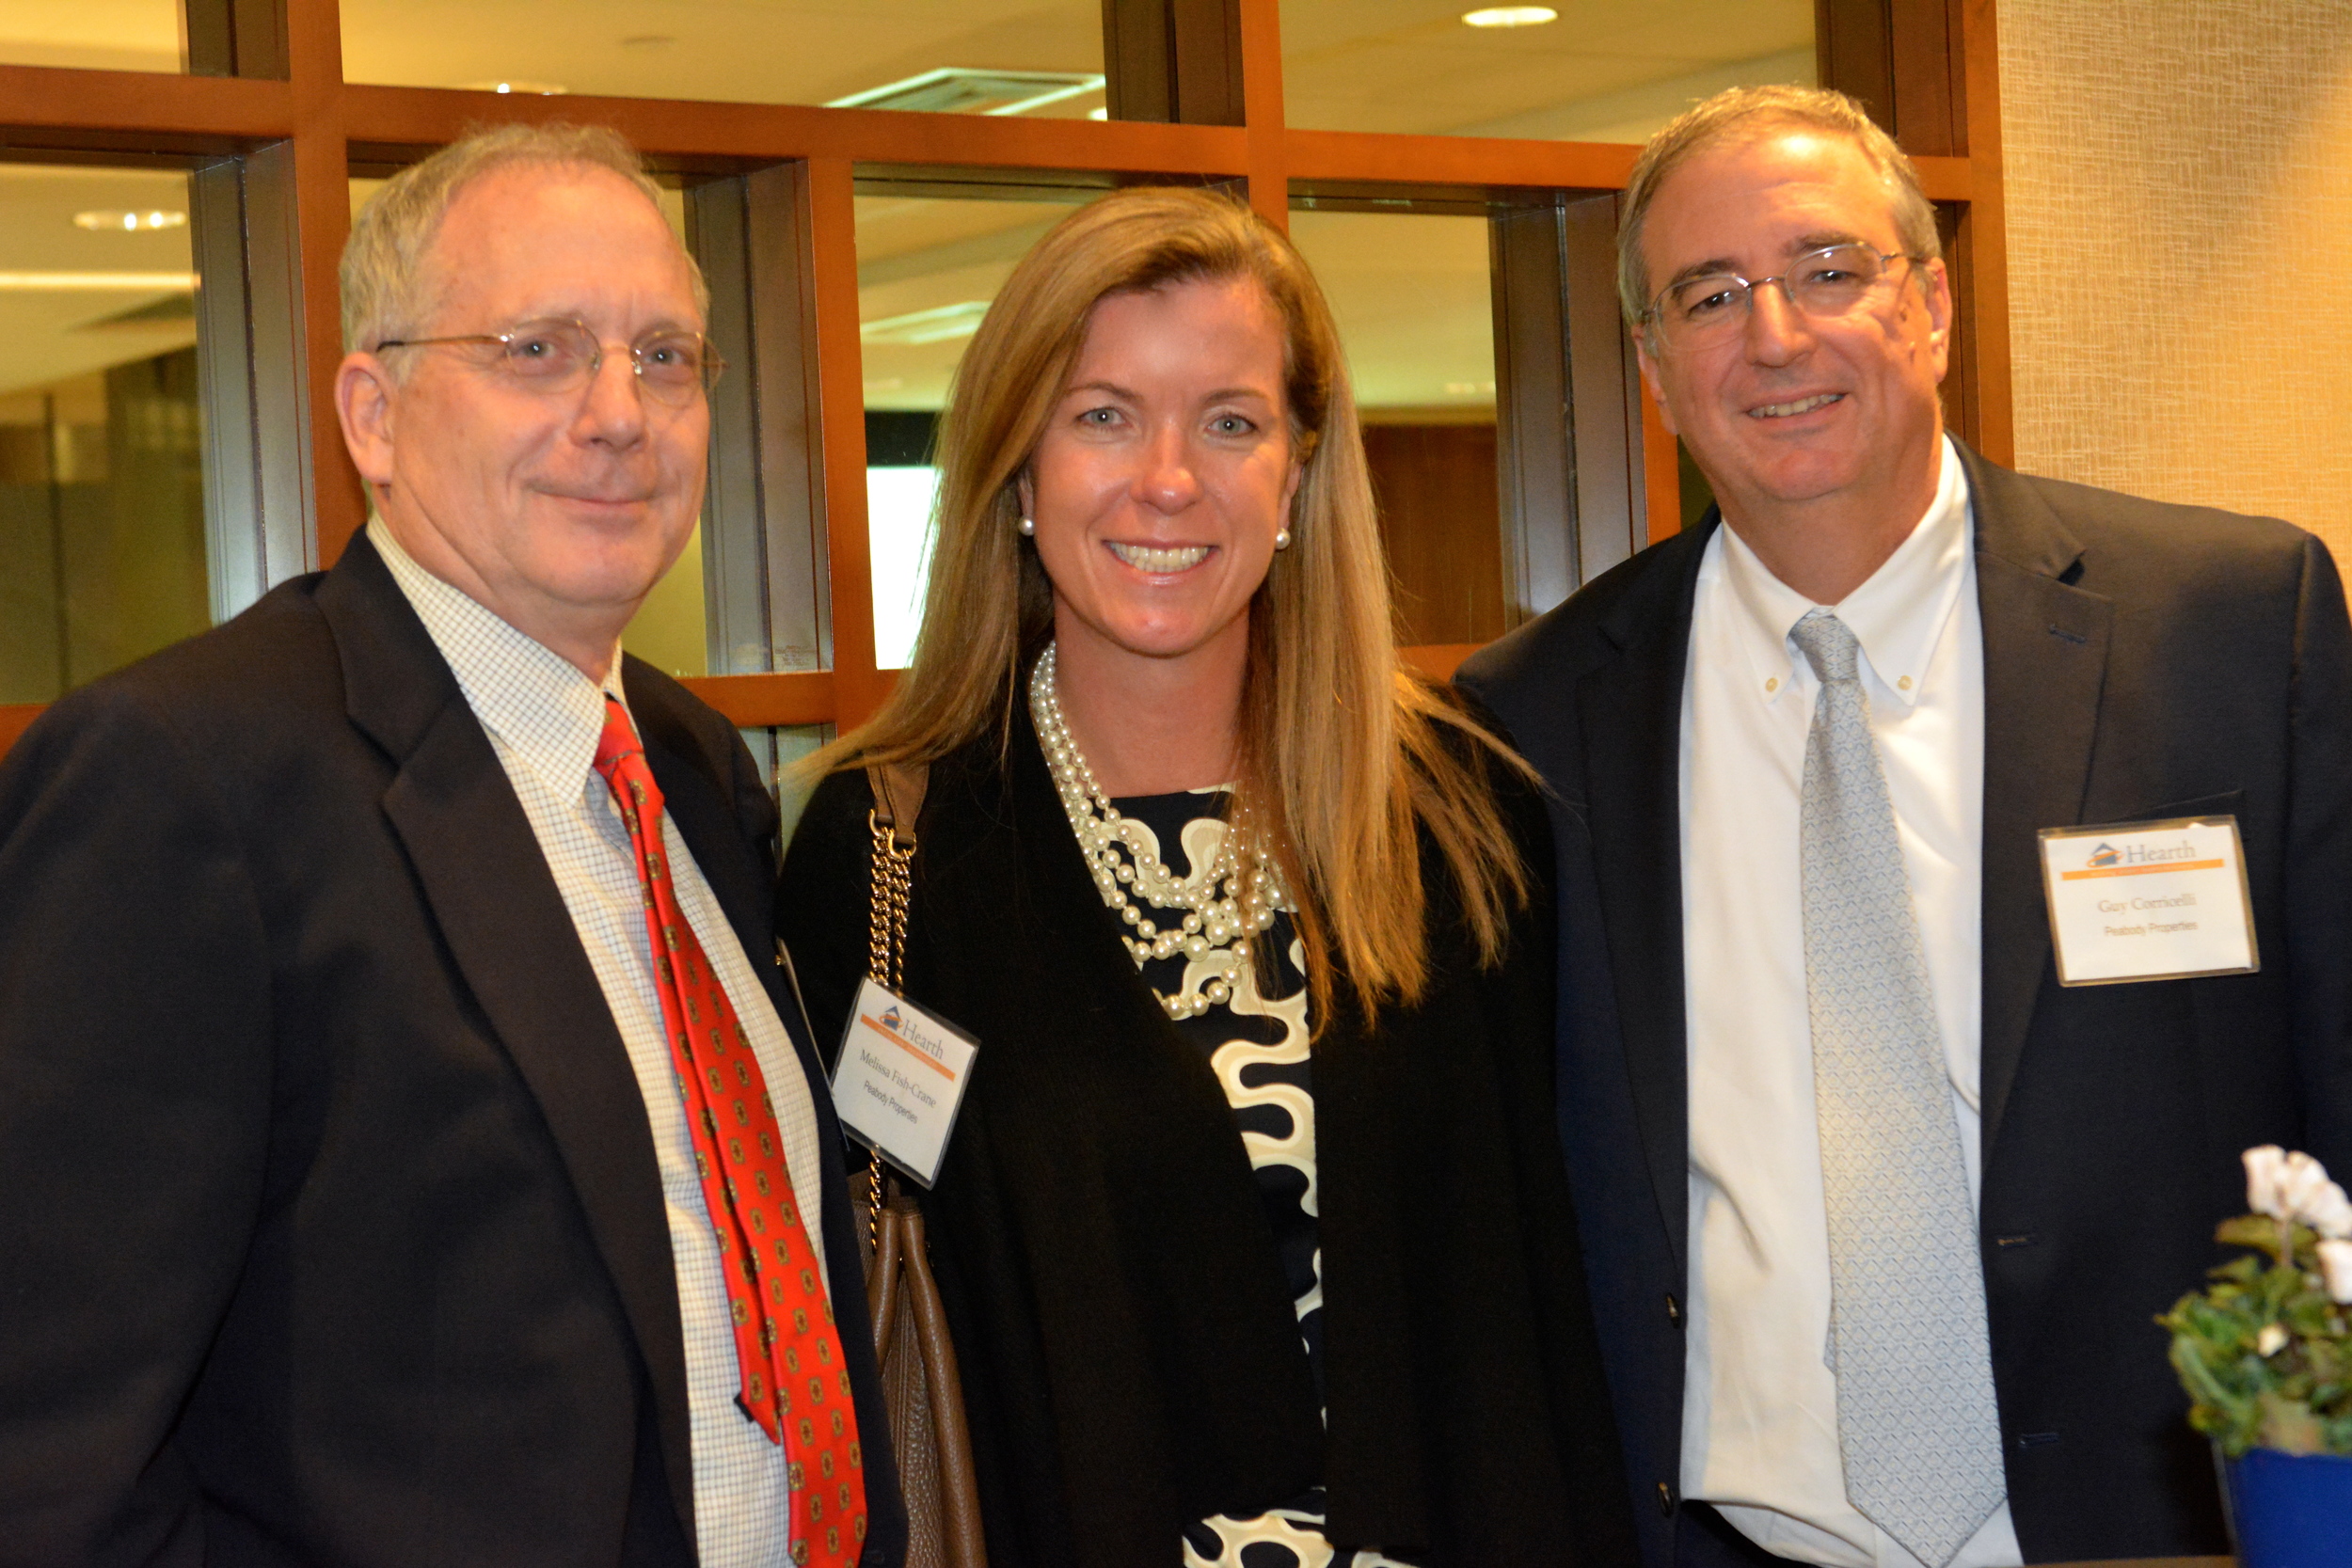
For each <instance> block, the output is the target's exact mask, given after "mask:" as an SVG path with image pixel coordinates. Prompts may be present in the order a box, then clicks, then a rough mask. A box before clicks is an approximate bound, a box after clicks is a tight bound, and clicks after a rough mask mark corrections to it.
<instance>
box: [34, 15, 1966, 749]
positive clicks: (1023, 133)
mask: <svg viewBox="0 0 2352 1568" xmlns="http://www.w3.org/2000/svg"><path fill="white" fill-rule="evenodd" d="M1238 4H1239V7H1240V14H1241V29H1240V32H1241V49H1242V71H1243V98H1244V104H1245V108H1246V113H1247V118H1248V126H1247V128H1236V127H1229V126H1201V125H1161V124H1142V123H1131V122H1120V121H1089V120H1065V119H1054V120H1028V119H1012V118H999V117H984V116H937V115H922V114H906V113H890V112H882V111H875V110H862V109H827V108H817V107H808V106H802V105H791V104H756V103H697V102H680V101H674V100H655V99H636V98H597V97H586V96H580V97H564V98H557V99H549V98H536V97H522V96H501V95H495V94H487V93H478V92H458V91H451V90H445V89H440V88H429V87H374V86H368V85H364V84H355V83H346V82H345V81H344V80H343V79H342V21H341V17H340V13H339V11H338V8H337V0H286V8H287V17H286V40H287V80H285V81H254V80H241V79H231V78H218V77H193V76H159V75H152V74H148V73H143V72H132V71H72V70H63V69H54V68H47V67H37V66H0V157H6V156H8V155H9V154H10V153H11V152H15V153H18V154H20V155H22V154H24V153H31V154H33V155H38V154H39V153H40V151H46V150H78V151H83V152H96V153H101V154H105V153H117V154H120V155H122V156H125V157H128V158H144V157H151V156H152V155H155V154H164V155H180V156H201V155H207V154H210V155H218V154H222V153H229V152H235V151H240V150H250V149H253V148H256V147H260V146H262V145H265V144H268V143H272V142H278V141H285V140H289V139H290V140H291V141H292V143H293V154H294V193H295V194H294V199H295V223H296V234H297V240H298V250H299V261H300V267H301V290H302V295H301V297H302V313H303V325H304V328H305V332H304V341H305V343H306V345H307V348H306V354H307V358H308V364H307V366H306V369H307V372H308V376H309V387H310V410H311V418H310V429H311V442H312V451H311V456H312V469H313V472H314V473H315V474H316V475H317V487H318V493H317V497H316V502H315V507H316V517H317V528H318V538H317V541H316V543H317V554H318V559H319V560H320V561H321V562H331V561H333V560H334V558H335V556H336V555H337V554H338V553H339V552H340V551H341V549H342V546H343V545H344V543H345V542H346V541H348V540H349V539H350V537H351V536H352V534H353V533H354V532H356V531H358V528H359V526H360V524H361V522H362V521H363V520H364V516H365V508H364V504H363V499H362V497H361V494H360V490H359V485H358V477H357V475H356V474H354V473H353V471H352V469H351V467H350V463H349V461H348V459H347V458H346V456H345V454H344V451H343V447H342V434H341V431H340V429H339V427H338V425H337V422H336V418H335V411H334V395H333V393H334V377H335V371H336V367H337V365H338V364H339V363H340V361H341V358H342V348H341V336H340V325H339V308H338V301H337V295H336V283H335V272H336V264H337V261H338V259H339V258H340V256H341V254H342V245H343V241H344V238H345V236H346V234H347V232H348V230H349V227H350V205H349V194H348V187H347V185H346V183H345V182H346V179H347V176H348V173H349V168H350V150H351V149H352V147H353V146H355V145H357V146H360V147H362V148H370V149H381V148H385V147H393V148H424V147H430V146H434V145H437V144H440V143H444V142H447V141H449V140H451V139H452V138H453V137H454V136H456V135H459V134H460V133H461V132H462V131H463V130H464V129H465V128H466V127H467V126H468V125H469V124H473V123H480V122H485V121H502V120H533V119H578V120H590V121H596V122H599V123H604V124H610V125H612V126H613V127H614V128H616V129H618V130H619V131H621V132H622V133H623V134H624V135H628V137H629V138H630V139H632V140H633V141H635V142H636V143H637V144H638V145H639V146H640V147H642V148H643V149H644V150H645V151H646V152H647V153H648V154H650V155H652V156H654V157H655V158H657V159H658V160H660V161H661V162H663V163H664V164H666V165H670V166H681V167H686V168H694V167H697V166H700V167H707V168H709V169H712V170H714V171H719V170H724V171H733V170H739V169H742V168H746V167H753V166H758V165H761V164H773V163H781V162H787V161H801V162H803V163H804V164H805V166H806V168H807V171H808V188H809V193H810V203H811V218H812V222H811V225H810V230H811V234H812V244H813V247H814V252H815V254H814V257H813V262H814V267H813V277H814V279H815V285H814V287H815V303H816V324H817V346H816V353H817V373H818V387H819V408H820V424H821V429H822V433H823V434H822V438H821V443H820V445H821V451H820V453H819V454H818V457H819V460H820V461H821V462H822V465H823V472H824V474H825V477H826V483H825V485H824V489H823V494H824V496H825V498H826V502H825V504H826V517H825V531H826V539H827V543H828V546H829V549H830V572H831V582H832V606H833V629H834V668H833V669H832V670H831V671H828V672H823V673H802V674H764V675H759V674H755V675H718V676H710V677H707V678H704V679H700V680H696V681H693V682H691V686H692V687H693V689H695V691H696V692H697V693H698V694H700V695H701V696H702V697H703V698H704V699H705V700H707V701H708V702H709V703H710V704H711V705H713V706H715V707H717V708H718V709H719V710H720V711H721V712H723V713H724V714H725V715H726V716H727V717H728V718H730V719H731V720H733V721H735V722H736V723H738V724H739V725H745V726H753V725H796V724H815V723H825V722H832V723H835V724H838V725H841V726H843V727H845V728H846V727H848V726H850V725H852V724H855V723H857V722H858V721H861V720H863V719H864V718H866V716H867V715H868V714H870V713H871V712H873V710H874V708H875V707H876V706H877V705H879V704H880V703H881V702H882V698H883V697H884V696H885V695H886V694H887V693H888V691H889V689H890V686H891V681H892V675H891V673H890V672H886V671H878V670H877V669H876V668H875V667H874V627H873V614H872V595H871V591H870V583H869V578H868V562H867V558H866V486H865V480H864V469H865V465H866V436H865V424H864V418H863V415H864V393H863V379H862V376H861V372H860V352H859V339H858V322H857V250H856V230H855V222H854V217H853V211H852V208H851V198H852V190H853V186H852V179H853V171H854V168H855V166H857V165H858V164H861V163H873V164H888V165H898V166H906V165H917V166H919V165H939V166H953V167H962V168H971V167H998V168H1034V169H1045V170H1110V171H1116V172H1120V173H1123V174H1140V175H1152V174H1168V175H1179V176H1184V177H1189V178H1198V177H1201V176H1222V177H1227V178H1235V177H1238V178H1240V179H1243V180H1245V181H1246V182H1248V192H1249V199H1250V203H1251V205H1252V206H1253V207H1254V208H1255V209H1256V210H1257V211H1258V212H1260V213H1261V214H1264V215H1265V216H1266V217H1267V218H1268V219H1269V220H1271V221H1273V222H1275V223H1278V224H1280V223H1285V222H1286V221H1287V218H1288V209H1289V190H1290V182H1292V181H1294V180H1317V181H1351V182H1380V183H1398V184H1418V185H1448V186H1457V187H1459V186H1472V187H1477V186H1484V187H1489V188H1503V187H1513V188H1518V189H1526V188H1530V187H1534V188H1547V187H1549V188H1565V189H1581V190H1613V189H1621V188H1622V187H1623V185H1624V183H1625V181H1626V177H1627V175H1628V173H1629V170H1630V169H1631V166H1632V161H1633V153H1634V149H1632V148H1629V147H1622V146H1609V145H1598V144H1587V143H1576V142H1547V141H1515V140H1501V139H1491V138H1482V137H1468V136H1417V135H1378V134H1371V133H1357V132H1337V131H1310V130H1292V129H1290V128H1288V127H1287V126H1286V125H1285V123H1284V119H1283V103H1282V65H1281V59H1282V55H1281V15H1280V0H1238ZM1951 4H1952V6H1953V7H1954V9H1955V12H1956V17H1957V23H1958V26H1959V30H1960V33H1961V35H1962V42H1963V50H1962V66H1961V71H1962V72H1963V84H1962V85H1963V89H1964V93H1965V97H1964V102H1965V105H1966V108H1965V134H1966V137H1967V142H1966V145H1967V147H1968V149H1969V151H1968V154H1967V155H1965V156H1960V157H1923V158H1920V159H1918V160H1917V162H1918V164H1919V168H1920V174H1921V177H1922V179H1923V180H1924V182H1926V184H1927V187H1928V192H1929V194H1930V195H1931V197H1933V198H1936V199H1938V200H1941V201H1951V202H1962V203H1966V204H1968V216H1967V220H1966V221H1967V223H1968V225H1969V229H1968V239H1969V245H1968V261H1969V264H1970V266H1971V268H1972V277H1971V283H1972V289H1971V299H1972V302H1973V307H1974V308H1973V311H1972V312H1971V319H1970V320H1968V321H1967V322H1966V323H1964V328H1965V330H1964V331H1963V338H1962V343H1963V354H1965V355H1966V356H1968V363H1967V365H1966V366H1965V370H1966V372H1967V373H1968V375H1969V376H1970V385H1971V387H1972V388H1973V389H1974V393H1975V397H1976V399H1977V403H1976V409H1975V416H1976V417H1975V423H1976V425H1977V429H1976V431H1975V435H1976V436H1977V439H1978V441H1979V444H1980V445H1981V446H1982V447H1983V448H1984V449H1985V450H1986V451H1987V453H1988V454H1989V455H1991V456H1994V458H1996V459H2005V458H2006V457H2007V456H2008V455H2009V449H2010V388H2009V360H2008V356H2009V341H2008V311H2007V279H2006V276H2005V268H2004V266H2003V261H2002V217H2001V163H2000V115H1999V100H1998V95H1997V88H1996V86H1995V82H1994V72H1995V70H1996V61H1997V56H1996V54H1995V50H1994V0H1951ZM1644 401H1645V420H1644V434H1645V442H1644V445H1645V454H1644V464H1643V467H1644V489H1645V498H1646V499H1647V502H1648V507H1649V517H1650V533H1651V536H1652V537H1653V538H1655V537H1660V536H1662V535H1663V534H1664V533H1666V532H1670V531H1673V529H1674V527H1675V526H1676V522H1677V516H1678V502H1677V499H1676V488H1677V487H1676V479H1675V461H1674V455H1673V448H1672V442H1671V438H1670V437H1666V436H1665V433H1664V431H1663V430H1662V427H1661V426H1660V425H1659V424H1658V422H1657V419H1656V415H1655V412H1654V410H1649V409H1648V408H1647V407H1646V403H1647V400H1646V399H1645V400H1644ZM1467 652H1468V650H1467V649H1458V648H1451V647H1449V648H1430V649H1418V650H1412V651H1411V653H1412V655H1413V657H1414V661H1415V662H1416V663H1417V664H1418V665H1420V666H1422V667H1423V668H1426V669H1429V670H1430V671H1432V672H1433V673H1439V672H1450V671H1451V670H1452V669H1453V667H1454V664H1455V663H1457V662H1459V660H1460V658H1461V657H1463V655H1464V654H1465V653H1467ZM38 711H39V709H38V707H36V706H23V707H0V752H5V751H6V749H7V747H8V744H9V743H11V742H12V741H13V740H14V739H15V738H16V736H18V735H19V734H21V733H22V732H23V730H24V726H25V725H26V724H28V723H30V722H31V720H32V717H33V716H34V715H35V714H37V713H38Z"/></svg>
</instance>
